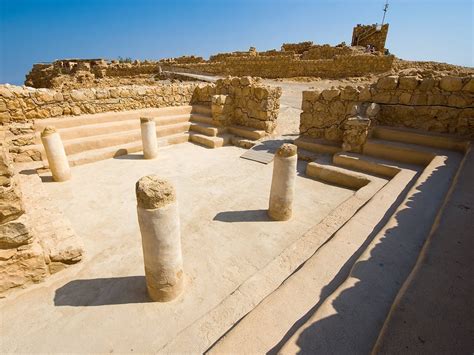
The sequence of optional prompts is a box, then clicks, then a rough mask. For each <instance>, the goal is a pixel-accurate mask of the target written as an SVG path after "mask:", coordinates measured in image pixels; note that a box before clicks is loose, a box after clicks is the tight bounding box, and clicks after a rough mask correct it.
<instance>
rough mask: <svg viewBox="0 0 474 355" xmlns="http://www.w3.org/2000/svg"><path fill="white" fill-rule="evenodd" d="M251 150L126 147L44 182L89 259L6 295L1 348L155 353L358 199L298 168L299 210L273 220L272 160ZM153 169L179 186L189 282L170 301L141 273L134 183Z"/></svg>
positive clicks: (0, 308) (1, 308)
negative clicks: (128, 151) (157, 295)
mask: <svg viewBox="0 0 474 355" xmlns="http://www.w3.org/2000/svg"><path fill="white" fill-rule="evenodd" d="M244 151H245V150H242V149H239V148H236V147H225V148H221V149H215V150H212V149H205V148H202V147H199V146H196V145H193V144H191V143H184V144H181V145H177V146H171V147H167V148H164V149H163V150H161V151H160V153H161V154H160V156H159V158H157V159H156V160H153V161H146V160H143V159H142V158H141V155H140V154H137V155H129V156H124V157H121V158H120V159H109V160H105V161H101V162H97V163H94V164H89V165H84V166H79V167H75V168H73V169H72V173H73V179H72V180H71V181H68V182H65V183H51V182H45V187H46V189H47V190H48V192H49V193H50V195H51V196H52V197H53V198H54V199H55V200H56V201H57V203H58V205H59V207H60V208H61V209H62V210H63V211H64V212H65V214H66V216H67V217H68V218H69V219H70V220H71V223H72V225H73V227H74V229H75V230H76V233H77V234H79V236H80V237H82V238H83V240H84V243H85V248H86V258H85V260H84V261H83V262H81V263H79V264H78V265H75V266H72V267H70V268H69V269H67V270H65V271H62V272H60V273H58V274H56V275H54V276H52V277H50V278H48V279H47V280H46V281H45V282H43V283H40V284H38V285H35V286H32V287H31V288H29V289H27V290H25V291H19V292H18V293H16V294H13V295H11V297H8V298H6V299H4V300H2V301H1V302H0V314H2V317H1V322H2V323H1V331H0V333H1V334H0V352H45V353H49V352H131V351H134V352H150V351H153V350H156V349H159V348H160V347H161V346H163V345H164V344H165V343H166V342H168V341H170V340H171V339H173V337H174V336H175V335H176V334H177V332H179V331H180V330H182V329H183V328H185V327H187V326H188V325H190V324H192V323H193V322H194V321H196V320H197V319H199V318H200V317H202V316H203V315H205V314H206V312H208V311H209V310H210V309H212V308H213V307H215V306H216V305H218V304H219V303H220V302H222V301H223V300H224V299H225V298H226V297H227V296H228V295H230V294H231V293H232V292H233V291H234V290H235V289H236V288H237V287H238V286H239V285H240V284H241V283H242V282H244V281H245V280H246V279H248V278H249V277H250V276H252V275H254V274H255V273H258V272H259V270H260V269H261V268H263V267H264V266H265V265H267V264H268V263H269V262H270V261H271V260H272V259H273V258H275V257H276V256H277V255H278V254H279V253H280V252H281V251H282V249H284V248H285V247H287V246H288V245H290V244H291V243H292V242H294V241H295V240H296V239H298V238H299V237H300V236H301V235H302V234H303V233H304V232H306V231H307V230H308V229H309V228H310V227H312V226H314V225H315V224H317V223H318V222H319V221H320V220H321V219H322V218H324V217H325V216H326V215H327V214H328V213H329V212H330V211H331V210H333V209H334V208H336V207H337V206H338V205H339V204H340V203H341V202H343V201H344V200H346V199H347V198H349V197H350V196H352V195H353V191H351V190H347V189H342V188H338V187H335V186H330V185H326V184H323V183H320V182H317V181H314V180H311V179H307V178H305V177H303V176H298V178H297V182H296V200H295V214H294V218H293V219H292V220H291V221H289V222H283V223H282V222H273V221H269V219H268V218H267V215H266V208H267V206H268V195H269V188H270V181H271V173H272V167H273V165H272V164H269V165H263V164H259V163H256V162H253V161H248V160H244V159H240V158H239V156H240V155H241V154H242V153H243V152H244ZM304 167H305V166H304V163H300V166H299V171H300V172H301V171H304ZM150 173H157V174H159V175H160V176H162V177H165V178H168V179H169V180H171V181H172V182H173V184H174V185H175V186H176V188H177V191H178V202H179V205H180V218H181V230H182V242H183V243H182V244H183V257H184V262H185V265H184V266H185V273H186V282H187V286H186V291H185V293H184V294H183V295H182V296H181V297H180V298H178V299H177V300H175V301H173V302H171V303H167V304H159V303H153V302H150V301H149V299H148V297H147V295H146V291H145V281H144V276H143V275H144V272H143V263H142V251H141V242H140V233H139V230H138V224H137V218H136V210H135V205H136V203H135V196H134V184H135V182H136V181H137V180H138V178H140V177H141V176H143V175H146V174H150ZM44 179H45V181H49V179H48V176H46V177H45V178H44ZM308 206H311V208H308Z"/></svg>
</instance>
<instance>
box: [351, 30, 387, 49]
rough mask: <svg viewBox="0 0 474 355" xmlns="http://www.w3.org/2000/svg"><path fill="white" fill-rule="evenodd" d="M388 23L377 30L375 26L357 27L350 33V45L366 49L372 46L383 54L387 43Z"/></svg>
mask: <svg viewBox="0 0 474 355" xmlns="http://www.w3.org/2000/svg"><path fill="white" fill-rule="evenodd" d="M387 34H388V23H386V24H384V25H383V26H381V28H380V30H377V24H374V25H360V24H359V25H357V26H356V27H354V30H353V32H352V45H353V46H362V47H366V46H367V45H371V46H374V47H375V49H376V50H377V51H380V52H383V51H384V49H385V42H386V41H387Z"/></svg>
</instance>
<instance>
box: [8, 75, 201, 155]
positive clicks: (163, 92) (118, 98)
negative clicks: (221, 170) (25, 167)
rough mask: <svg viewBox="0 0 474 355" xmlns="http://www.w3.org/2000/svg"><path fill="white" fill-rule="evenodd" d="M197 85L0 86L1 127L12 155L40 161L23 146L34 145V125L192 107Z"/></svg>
mask: <svg viewBox="0 0 474 355" xmlns="http://www.w3.org/2000/svg"><path fill="white" fill-rule="evenodd" d="M196 85H197V84H194V83H191V84H169V85H156V86H136V85H133V86H121V87H109V88H86V89H77V90H76V89H75V90H51V89H33V88H28V87H21V86H12V85H0V125H3V126H7V127H8V132H7V133H8V134H7V139H8V141H9V144H10V152H11V153H19V152H22V157H21V158H18V157H16V158H15V159H16V160H18V159H21V160H22V161H28V160H40V158H41V157H40V155H39V152H38V151H26V152H23V151H22V150H21V149H20V147H22V146H25V145H30V144H34V129H33V127H34V122H35V121H36V120H39V119H43V118H48V117H62V116H71V115H81V114H89V113H100V112H110V111H125V110H134V109H141V108H147V107H167V106H181V105H189V103H190V102H191V98H192V96H193V91H194V88H195V87H196Z"/></svg>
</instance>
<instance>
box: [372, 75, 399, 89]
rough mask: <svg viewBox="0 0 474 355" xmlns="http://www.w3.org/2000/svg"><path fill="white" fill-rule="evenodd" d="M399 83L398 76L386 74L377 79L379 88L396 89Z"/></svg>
mask: <svg viewBox="0 0 474 355" xmlns="http://www.w3.org/2000/svg"><path fill="white" fill-rule="evenodd" d="M397 85H398V76H394V75H391V76H384V77H381V78H380V79H379V80H378V81H377V89H379V90H394V89H396V88H397Z"/></svg>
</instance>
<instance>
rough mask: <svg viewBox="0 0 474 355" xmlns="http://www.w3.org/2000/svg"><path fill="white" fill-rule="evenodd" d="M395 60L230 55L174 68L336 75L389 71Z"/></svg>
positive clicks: (236, 73)
mask: <svg viewBox="0 0 474 355" xmlns="http://www.w3.org/2000/svg"><path fill="white" fill-rule="evenodd" d="M393 60H394V57H393V56H378V55H371V54H360V55H351V56H335V57H334V58H333V59H319V60H303V59H299V58H295V57H292V56H254V57H251V56H245V57H244V56H241V57H239V56H229V57H225V58H223V59H222V61H220V62H206V63H197V64H183V65H174V66H173V67H172V68H171V69H172V70H176V71H180V70H182V71H194V72H198V73H208V74H217V75H232V76H257V77H263V78H291V77H300V76H314V77H321V78H334V79H335V78H344V77H353V76H365V75H367V74H370V73H383V72H387V71H389V70H390V69H391V68H392V63H393Z"/></svg>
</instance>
